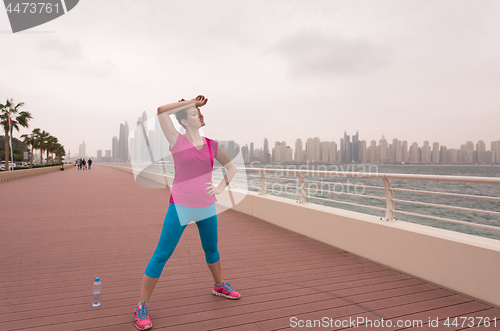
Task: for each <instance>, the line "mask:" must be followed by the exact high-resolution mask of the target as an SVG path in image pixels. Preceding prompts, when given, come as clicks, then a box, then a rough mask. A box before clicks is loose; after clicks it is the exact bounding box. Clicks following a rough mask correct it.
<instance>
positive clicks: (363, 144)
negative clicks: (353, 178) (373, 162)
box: [332, 140, 368, 164]
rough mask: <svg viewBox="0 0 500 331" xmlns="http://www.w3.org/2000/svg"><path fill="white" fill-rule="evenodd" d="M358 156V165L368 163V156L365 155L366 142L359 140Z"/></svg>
mask: <svg viewBox="0 0 500 331" xmlns="http://www.w3.org/2000/svg"><path fill="white" fill-rule="evenodd" d="M334 144H335V143H334ZM359 154H360V155H359V163H361V164H366V163H367V161H368V155H367V150H366V140H361V141H360V144H359ZM334 162H335V161H334ZM334 162H332V163H334Z"/></svg>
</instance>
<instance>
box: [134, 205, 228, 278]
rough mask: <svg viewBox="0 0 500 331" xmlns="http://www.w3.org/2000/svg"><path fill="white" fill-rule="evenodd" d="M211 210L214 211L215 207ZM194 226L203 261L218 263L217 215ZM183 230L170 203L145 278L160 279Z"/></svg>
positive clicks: (183, 227)
mask: <svg viewBox="0 0 500 331" xmlns="http://www.w3.org/2000/svg"><path fill="white" fill-rule="evenodd" d="M213 208H214V209H215V206H213ZM196 225H197V226H198V232H199V233H200V239H201V246H202V247H203V250H204V251H205V260H206V261H207V263H209V264H212V263H215V262H217V261H219V260H220V255H219V250H218V249H217V241H218V238H217V215H216V214H215V213H213V216H210V217H208V218H205V219H203V220H201V221H198V222H196ZM185 228H186V225H184V226H182V225H181V223H180V221H179V216H178V214H177V210H176V208H175V205H174V204H173V203H172V202H171V203H170V205H169V206H168V210H167V215H166V216H165V221H164V222H163V229H162V230H161V235H160V240H159V241H158V245H157V246H156V249H155V252H154V254H153V256H152V257H151V260H149V263H148V266H147V267H146V271H145V272H144V274H145V275H146V276H148V277H151V278H160V275H161V272H162V271H163V268H164V267H165V263H167V261H168V259H169V258H170V256H172V254H173V253H174V250H175V247H176V246H177V243H179V240H180V238H181V236H182V233H183V232H184V229H185Z"/></svg>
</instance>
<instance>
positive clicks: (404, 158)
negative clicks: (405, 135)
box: [401, 140, 410, 163]
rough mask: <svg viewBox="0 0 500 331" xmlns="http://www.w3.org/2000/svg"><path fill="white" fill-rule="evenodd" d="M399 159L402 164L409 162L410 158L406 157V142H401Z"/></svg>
mask: <svg viewBox="0 0 500 331" xmlns="http://www.w3.org/2000/svg"><path fill="white" fill-rule="evenodd" d="M401 157H402V162H404V163H408V161H409V160H410V156H409V155H408V142H407V141H406V140H403V142H402V143H401Z"/></svg>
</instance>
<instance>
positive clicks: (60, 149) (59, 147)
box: [54, 143, 66, 162]
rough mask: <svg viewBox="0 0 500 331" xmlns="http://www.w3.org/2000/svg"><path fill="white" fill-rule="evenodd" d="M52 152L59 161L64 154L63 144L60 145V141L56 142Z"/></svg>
mask: <svg viewBox="0 0 500 331" xmlns="http://www.w3.org/2000/svg"><path fill="white" fill-rule="evenodd" d="M54 153H56V158H57V161H58V162H61V160H62V157H63V156H65V155H66V151H65V150H64V146H63V145H61V144H60V143H57V144H56V147H55V151H54Z"/></svg>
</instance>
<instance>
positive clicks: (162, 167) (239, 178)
mask: <svg viewBox="0 0 500 331" xmlns="http://www.w3.org/2000/svg"><path fill="white" fill-rule="evenodd" d="M121 166H125V167H127V166H128V167H130V165H126V164H121ZM214 169H215V170H216V169H217V168H214ZM147 170H148V172H151V173H155V174H161V175H166V176H169V177H172V178H173V176H174V171H173V165H172V164H171V163H167V162H165V163H160V164H154V165H150V166H148V169H147ZM243 171H245V173H242V171H241V170H239V171H238V173H237V174H236V176H235V177H234V178H233V181H232V182H231V184H230V187H229V188H238V185H239V183H242V182H243V181H245V182H246V185H244V187H246V188H248V189H251V190H254V191H255V192H257V193H258V194H259V195H266V194H268V193H269V192H272V193H277V194H284V195H291V196H294V197H297V202H298V203H307V202H308V199H315V200H322V201H328V202H334V203H339V204H345V205H351V206H355V207H362V208H369V209H373V210H378V211H382V212H385V217H384V218H385V220H386V221H397V219H395V215H396V214H404V215H411V216H417V217H423V218H430V219H435V220H439V221H445V222H450V223H458V224H464V225H469V226H474V227H481V228H487V229H493V230H500V227H499V226H493V225H487V224H479V223H473V222H466V221H460V220H456V219H449V218H444V217H438V216H433V215H427V214H420V213H414V212H409V211H404V210H401V209H396V203H398V204H400V203H401V204H412V205H420V206H426V207H435V208H442V209H450V210H456V211H462V212H473V213H482V214H488V215H494V216H500V212H497V211H492V210H483V209H476V208H465V207H460V206H452V205H443V204H437V203H427V202H420V201H413V200H403V199H396V198H395V197H394V192H407V193H418V194H429V195H437V196H450V197H456V198H457V197H458V198H468V199H480V200H489V201H498V202H500V197H493V196H483V195H471V194H459V193H448V192H436V191H425V190H414V189H401V188H393V187H392V186H391V181H390V180H411V181H439V182H452V183H474V184H493V185H500V178H498V177H472V176H470V177H469V176H441V175H414V174H396V173H365V172H349V171H346V172H340V171H318V170H295V169H270V168H246V169H243ZM252 173H256V174H255V175H252ZM276 173H280V174H287V176H288V174H293V175H295V176H296V178H288V177H285V178H282V177H280V176H281V175H280V176H269V174H276ZM310 175H312V176H328V177H344V178H345V177H363V178H378V179H380V180H381V181H382V184H383V186H368V185H363V188H368V189H373V190H379V191H384V193H385V197H384V196H374V195H367V194H358V193H350V192H337V191H332V190H323V189H317V188H316V189H315V191H316V192H323V193H327V194H338V195H345V196H352V197H362V198H368V199H373V200H379V201H385V207H384V208H382V207H377V206H373V205H366V204H359V203H354V202H348V201H340V200H336V199H331V198H321V197H318V196H314V195H311V194H310V192H309V189H308V185H307V184H309V183H314V184H322V185H324V184H325V182H323V181H315V180H309V179H307V178H308V177H310ZM214 179H215V180H221V179H222V178H220V177H217V176H214ZM249 179H253V180H249ZM255 179H256V180H257V181H258V182H259V185H258V186H252V185H251V184H253V183H255ZM278 182H286V183H285V184H284V185H285V191H283V190H282V189H280V190H275V189H273V188H274V185H275V184H276V183H278ZM291 182H295V183H296V186H290V184H291ZM328 183H329V184H334V185H342V186H350V187H353V186H354V187H356V186H357V185H359V184H351V183H340V182H328ZM278 185H279V184H278ZM268 186H271V187H272V188H269V187H268Z"/></svg>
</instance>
